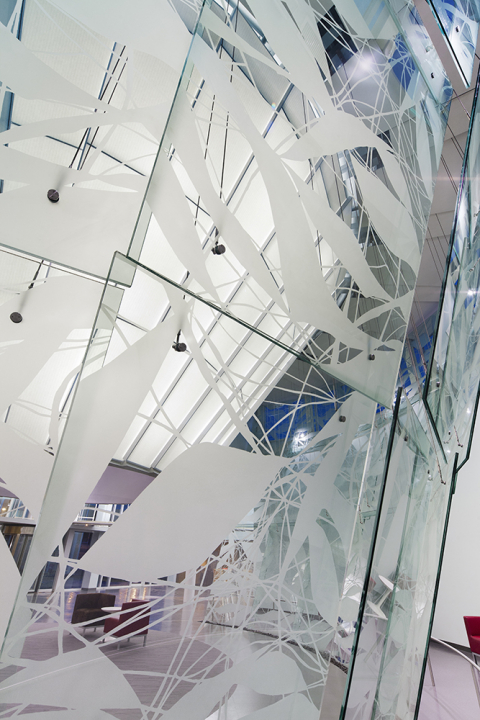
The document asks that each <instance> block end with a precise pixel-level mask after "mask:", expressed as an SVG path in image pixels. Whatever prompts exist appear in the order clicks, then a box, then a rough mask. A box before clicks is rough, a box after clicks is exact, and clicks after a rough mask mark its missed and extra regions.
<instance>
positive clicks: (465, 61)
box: [429, 0, 480, 87]
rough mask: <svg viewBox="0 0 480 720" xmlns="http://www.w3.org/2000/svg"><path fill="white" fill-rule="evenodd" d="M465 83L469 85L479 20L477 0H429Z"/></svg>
mask: <svg viewBox="0 0 480 720" xmlns="http://www.w3.org/2000/svg"><path fill="white" fill-rule="evenodd" d="M429 3H430V5H431V7H432V10H433V13H434V15H435V17H436V19H437V22H438V24H439V25H440V28H441V30H442V33H443V35H444V37H445V40H446V43H447V45H448V48H449V50H450V52H451V53H452V56H453V59H454V60H455V63H456V65H457V67H458V69H459V71H460V74H461V76H462V78H463V80H464V82H465V85H467V87H468V85H470V81H471V77H472V71H473V63H474V60H475V49H476V47H477V37H478V23H479V20H480V15H479V5H478V2H477V0H429Z"/></svg>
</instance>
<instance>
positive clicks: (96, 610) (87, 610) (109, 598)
mask: <svg viewBox="0 0 480 720" xmlns="http://www.w3.org/2000/svg"><path fill="white" fill-rule="evenodd" d="M115 600H116V597H115V595H112V594H111V593H96V592H95V593H79V594H78V595H77V597H76V599H75V607H74V608H73V614H72V621H71V622H72V625H77V624H78V623H85V622H88V621H90V622H89V623H88V627H90V626H92V627H94V626H95V625H103V622H104V620H105V618H106V617H108V613H107V612H105V611H104V610H102V607H113V606H114V605H115ZM95 620H96V621H97V622H94V621H95Z"/></svg>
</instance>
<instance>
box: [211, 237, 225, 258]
mask: <svg viewBox="0 0 480 720" xmlns="http://www.w3.org/2000/svg"><path fill="white" fill-rule="evenodd" d="M224 252H225V245H219V244H218V240H215V247H213V248H212V253H213V254H214V255H223V253H224Z"/></svg>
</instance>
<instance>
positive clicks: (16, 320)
mask: <svg viewBox="0 0 480 720" xmlns="http://www.w3.org/2000/svg"><path fill="white" fill-rule="evenodd" d="M10 320H11V321H12V322H13V323H21V322H22V320H23V317H22V316H21V315H20V313H19V312H13V313H12V314H11V315H10Z"/></svg>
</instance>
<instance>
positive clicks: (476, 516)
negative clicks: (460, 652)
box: [432, 418, 480, 647]
mask: <svg viewBox="0 0 480 720" xmlns="http://www.w3.org/2000/svg"><path fill="white" fill-rule="evenodd" d="M464 615H480V418H479V419H477V423H476V428H475V433H474V437H473V443H472V450H471V455H470V460H469V461H468V462H467V463H466V465H465V466H464V467H463V468H462V470H460V472H459V474H458V480H457V489H456V492H455V495H454V496H453V500H452V511H451V515H450V524H449V528H448V534H447V542H446V547H445V557H444V560H443V569H442V575H441V581H440V588H439V592H438V601H437V609H436V612H435V621H434V625H433V632H432V635H433V636H434V637H438V638H440V639H441V640H447V641H449V642H454V643H458V644H459V645H465V646H466V647H468V640H467V634H466V632H465V626H464V624H463V616H464Z"/></svg>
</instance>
